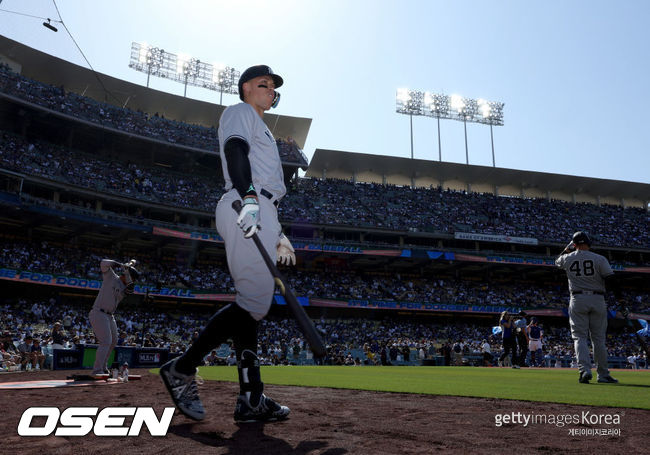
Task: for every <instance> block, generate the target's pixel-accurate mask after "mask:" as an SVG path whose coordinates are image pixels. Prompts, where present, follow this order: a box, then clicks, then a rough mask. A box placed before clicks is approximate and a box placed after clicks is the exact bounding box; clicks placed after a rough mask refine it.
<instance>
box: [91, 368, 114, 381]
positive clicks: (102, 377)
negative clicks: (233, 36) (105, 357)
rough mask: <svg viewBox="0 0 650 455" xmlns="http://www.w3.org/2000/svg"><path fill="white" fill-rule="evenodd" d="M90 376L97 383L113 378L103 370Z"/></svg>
mask: <svg viewBox="0 0 650 455" xmlns="http://www.w3.org/2000/svg"><path fill="white" fill-rule="evenodd" d="M89 376H90V378H91V379H94V380H95V381H101V380H106V379H108V378H110V377H111V375H110V374H108V373H106V372H104V371H103V370H102V371H93V372H92V373H90V375H89Z"/></svg>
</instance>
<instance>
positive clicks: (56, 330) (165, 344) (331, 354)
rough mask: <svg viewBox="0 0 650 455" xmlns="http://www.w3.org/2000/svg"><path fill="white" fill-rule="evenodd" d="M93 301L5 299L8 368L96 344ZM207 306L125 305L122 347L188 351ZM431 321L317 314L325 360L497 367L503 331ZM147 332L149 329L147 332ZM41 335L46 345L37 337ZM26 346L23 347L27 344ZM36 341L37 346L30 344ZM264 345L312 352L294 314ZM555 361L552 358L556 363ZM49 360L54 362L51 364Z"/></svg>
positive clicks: (2, 334) (555, 355)
mask: <svg viewBox="0 0 650 455" xmlns="http://www.w3.org/2000/svg"><path fill="white" fill-rule="evenodd" d="M88 311H89V306H88V305H84V304H80V303H71V302H65V301H63V300H62V299H61V297H59V296H58V295H55V296H53V297H51V298H50V299H49V301H40V300H38V299H31V300H27V299H21V300H18V301H15V300H11V299H4V302H3V303H2V304H1V305H0V343H2V347H1V348H0V353H1V354H2V365H1V366H0V369H2V368H4V369H5V370H6V369H7V368H8V367H10V366H14V368H13V369H28V368H29V364H30V363H32V362H34V363H33V368H36V365H38V366H39V368H43V366H44V361H45V357H42V358H41V357H40V356H41V355H44V354H45V353H47V352H48V349H49V348H52V346H54V347H57V348H74V347H75V345H85V344H96V340H95V338H94V334H93V332H92V328H91V326H90V324H89V321H88ZM209 316H210V315H209V314H207V313H199V312H192V311H189V312H188V311H183V312H180V311H171V312H170V311H160V310H157V309H156V308H155V307H151V308H146V307H142V306H133V305H125V306H123V307H121V308H120V309H119V310H118V311H117V313H116V314H115V318H116V321H117V323H118V331H119V334H120V335H119V340H118V346H145V347H159V348H165V349H169V350H170V352H172V353H180V352H183V351H184V350H185V349H187V347H188V346H189V345H190V344H191V341H192V339H193V337H196V336H197V334H198V332H199V331H200V330H202V328H203V327H204V326H205V324H206V323H207V320H208V318H209ZM434 321H435V319H429V320H419V321H416V320H396V319H392V318H385V319H382V320H374V319H362V318H354V319H352V318H349V319H341V318H338V319H320V320H317V321H315V323H316V327H317V329H318V330H319V331H320V332H321V334H322V336H323V338H324V340H325V342H326V344H327V347H328V359H327V360H326V361H327V363H332V364H341V365H359V364H361V363H363V364H367V365H379V364H385V365H389V364H406V363H411V364H419V363H420V362H421V361H423V360H425V359H432V358H435V357H446V358H447V364H451V362H452V360H451V358H452V356H453V352H454V351H458V353H462V355H468V356H471V355H473V356H474V357H476V356H481V355H482V354H483V353H484V351H485V343H486V342H487V343H488V344H489V351H490V352H491V355H492V356H494V357H491V358H490V360H489V361H488V362H487V365H492V366H496V358H497V356H498V354H499V353H500V352H501V343H500V339H499V338H498V336H495V335H493V334H492V330H491V327H490V326H486V325H485V323H483V324H476V325H473V324H471V323H460V322H452V323H449V322H434ZM143 334H144V336H143ZM543 339H544V353H545V360H546V362H545V364H544V366H547V367H550V366H556V361H557V360H558V359H563V360H564V361H565V363H563V364H562V365H564V366H569V365H570V362H571V360H572V359H573V358H574V355H573V343H572V341H571V338H570V335H569V330H568V327H566V326H549V327H548V328H546V327H545V328H544V336H543ZM31 342H33V343H34V344H36V348H35V349H34V350H30V351H29V352H34V351H36V352H38V354H39V359H41V360H40V361H39V362H38V363H37V362H35V361H34V359H35V357H34V356H32V355H31V354H27V355H26V354H25V346H24V345H25V344H26V343H31ZM39 342H40V346H39V345H38V344H37V343H39ZM607 345H608V349H609V355H610V356H612V357H619V358H622V357H626V358H627V357H629V356H638V358H637V362H636V365H637V366H639V365H640V366H643V367H647V362H646V360H647V359H645V357H644V355H643V353H642V352H639V350H638V347H637V345H636V340H635V339H634V338H633V337H631V336H630V335H629V334H625V333H619V334H610V335H609V336H608V341H607ZM21 346H22V348H21ZM32 346H33V345H32ZM258 352H259V355H260V358H261V361H262V362H263V363H264V364H272V365H281V364H289V363H295V362H297V361H298V360H299V359H300V358H301V355H302V358H303V359H310V358H312V357H311V353H310V351H309V350H308V348H307V345H306V344H305V341H304V339H303V338H302V336H301V334H300V332H299V331H298V328H297V326H296V324H295V322H294V321H293V320H292V319H290V320H287V319H281V318H277V317H269V318H267V319H265V320H263V321H262V322H261V327H260V338H259V344H258ZM228 357H230V348H229V347H228V346H222V347H219V349H217V347H215V351H213V353H212V354H211V355H210V356H208V357H206V359H205V361H206V364H213V365H214V364H227V363H228V362H227V359H228ZM551 361H552V362H551ZM46 366H51V365H46Z"/></svg>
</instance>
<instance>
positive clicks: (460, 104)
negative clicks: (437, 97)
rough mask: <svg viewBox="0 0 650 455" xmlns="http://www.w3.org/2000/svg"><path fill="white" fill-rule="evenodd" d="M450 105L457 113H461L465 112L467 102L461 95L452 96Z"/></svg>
mask: <svg viewBox="0 0 650 455" xmlns="http://www.w3.org/2000/svg"><path fill="white" fill-rule="evenodd" d="M450 104H451V108H452V109H453V110H455V111H456V112H459V113H460V112H463V109H465V100H463V97H462V96H460V95H451V96H450Z"/></svg>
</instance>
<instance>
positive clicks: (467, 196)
mask: <svg viewBox="0 0 650 455" xmlns="http://www.w3.org/2000/svg"><path fill="white" fill-rule="evenodd" d="M0 166H1V167H2V168H5V169H8V170H12V171H16V172H21V173H26V174H29V175H35V176H39V177H45V178H49V179H54V180H57V181H62V182H66V183H69V184H72V185H76V186H79V187H82V188H90V189H93V190H96V191H100V192H108V193H114V194H119V195H122V196H124V195H126V196H128V197H133V198H137V199H142V200H146V201H153V202H157V203H161V204H165V205H171V206H178V207H189V208H193V209H197V210H203V211H207V212H213V210H214V207H216V203H217V201H218V200H219V198H220V197H221V195H222V194H223V182H221V181H220V180H219V179H217V178H214V177H212V178H208V177H203V176H200V175H198V174H197V175H190V174H180V173H177V172H174V171H172V170H164V169H162V168H158V167H156V168H153V167H147V166H144V165H137V164H135V163H131V162H117V161H114V160H108V159H105V158H101V157H95V156H89V155H86V154H83V153H81V152H75V151H72V150H67V149H65V148H63V147H60V146H55V145H52V144H48V143H45V142H39V141H28V140H26V139H24V138H22V137H20V136H16V135H13V134H10V133H7V132H4V133H2V135H0ZM279 216H280V219H281V221H283V222H285V223H288V222H291V223H299V224H300V223H302V224H325V225H351V226H355V227H374V228H384V229H390V230H395V231H409V230H410V231H414V230H415V231H423V232H438V233H445V234H450V233H452V234H453V233H454V232H476V233H481V234H494V235H508V236H517V237H531V238H537V239H538V240H540V241H548V242H559V243H564V242H566V239H567V237H568V235H569V234H570V233H572V232H574V231H576V230H579V229H582V230H586V231H588V232H590V233H592V236H593V238H594V240H595V242H596V243H597V244H601V245H606V246H614V247H629V248H635V247H636V248H645V247H647V246H648V245H650V229H649V227H650V215H649V214H648V213H647V212H645V211H643V210H642V209H640V208H633V207H629V208H623V207H620V206H613V205H607V204H602V205H600V206H596V205H594V204H587V203H577V204H573V203H570V202H566V201H559V200H547V199H543V198H512V197H496V196H494V195H491V194H483V193H467V192H465V191H454V190H449V189H447V190H443V189H442V188H410V187H401V186H395V185H382V184H373V183H353V182H350V181H347V180H335V179H326V180H320V179H314V178H299V179H295V180H294V181H293V182H292V184H291V186H290V188H289V190H288V193H287V196H286V197H285V198H284V199H283V201H282V203H281V204H280V207H279ZM548 219H555V220H560V221H559V222H557V223H548V222H547V220H548Z"/></svg>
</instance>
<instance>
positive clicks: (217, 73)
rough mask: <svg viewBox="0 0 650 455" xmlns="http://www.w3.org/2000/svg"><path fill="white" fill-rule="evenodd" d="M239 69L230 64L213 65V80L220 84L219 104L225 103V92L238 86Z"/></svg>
mask: <svg viewBox="0 0 650 455" xmlns="http://www.w3.org/2000/svg"><path fill="white" fill-rule="evenodd" d="M239 76H240V74H239V71H237V70H236V69H235V68H231V67H229V66H223V65H219V64H214V65H212V81H213V82H214V83H215V84H217V85H218V86H219V92H220V93H221V94H220V96H219V104H223V103H222V100H223V92H224V91H226V93H230V92H228V90H234V87H237V82H238V81H239Z"/></svg>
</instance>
